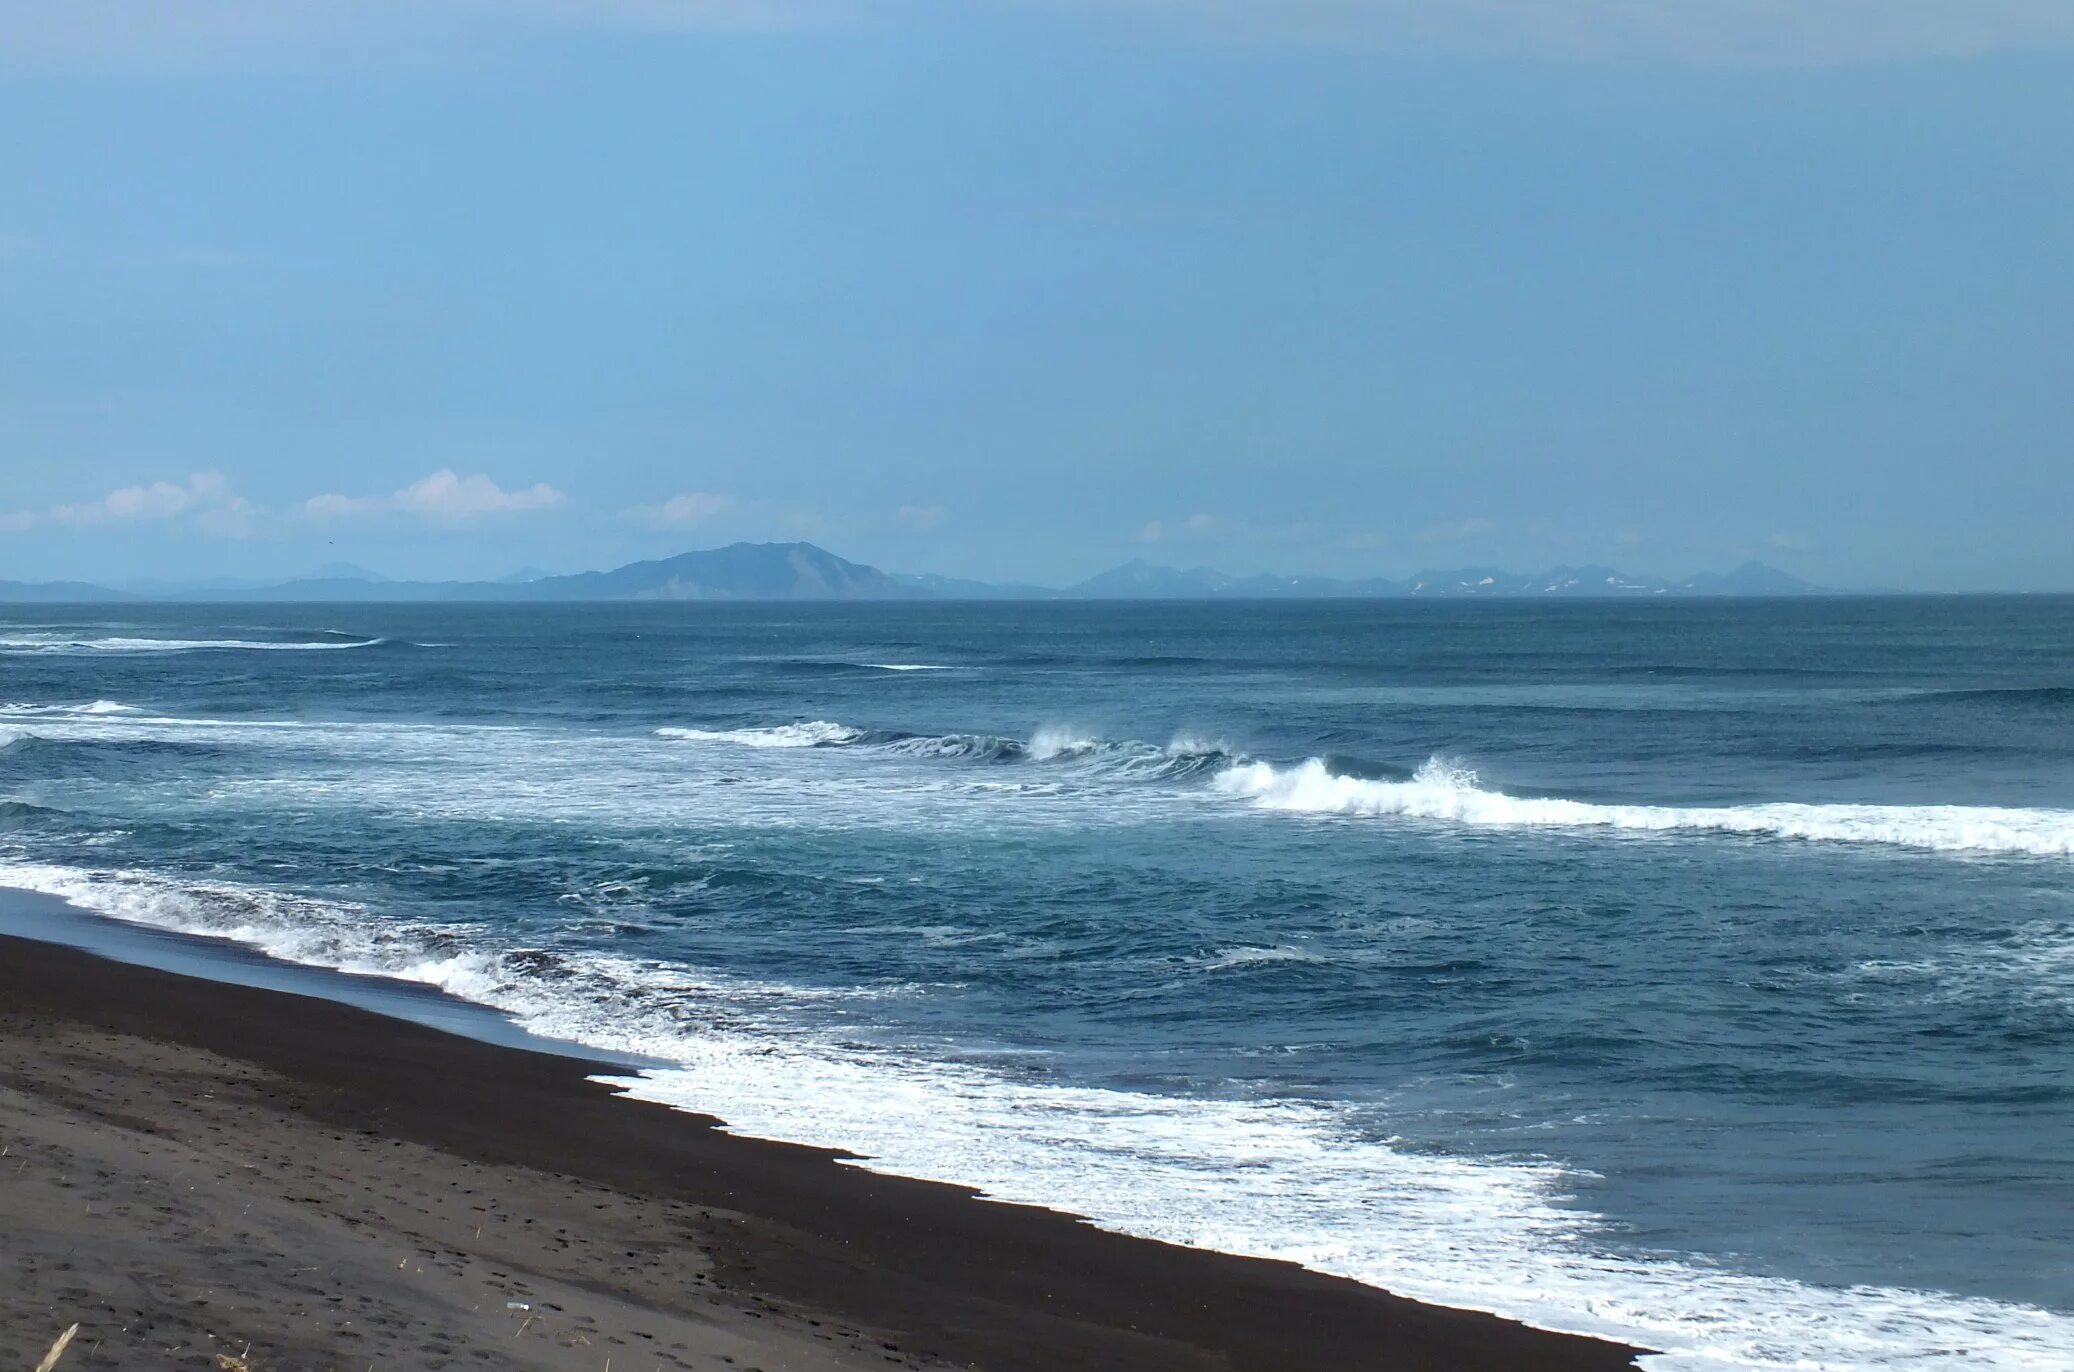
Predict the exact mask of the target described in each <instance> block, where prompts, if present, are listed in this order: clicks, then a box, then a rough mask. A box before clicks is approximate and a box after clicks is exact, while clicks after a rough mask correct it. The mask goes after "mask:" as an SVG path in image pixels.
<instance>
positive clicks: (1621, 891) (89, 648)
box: [0, 597, 2074, 1372]
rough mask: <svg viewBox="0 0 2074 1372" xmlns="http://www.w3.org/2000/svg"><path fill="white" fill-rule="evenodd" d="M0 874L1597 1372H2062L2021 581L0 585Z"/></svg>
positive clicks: (2043, 658) (2054, 1153) (2064, 916)
mask: <svg viewBox="0 0 2074 1372" xmlns="http://www.w3.org/2000/svg"><path fill="white" fill-rule="evenodd" d="M0 885H9V886H17V887H26V888H31V889H34V890H38V891H43V892H47V893H50V894H53V895H58V896H63V897H65V898H67V899H69V900H71V901H73V902H75V903H76V904H78V905H81V906H84V907H86V908H88V909H90V910H94V911H98V912H101V913H104V914H107V915H110V916H114V917H116V918H119V919H122V920H127V921H133V922H137V923H142V924H147V925H152V926H157V927H160V928H165V929H174V930H180V931H185V932H189V933H199V934H206V935H211V936H216V937H219V938H222V939H228V940H232V941H235V942H237V943H240V944H244V945H248V946H249V947H251V948H256V949H258V950H261V951H263V952H265V953H267V954H270V955H271V956H273V957H275V958H279V959H284V960H287V961H291V962H296V963H302V964H309V965H313V966H320V967H326V968H333V969H339V970H343V971H346V972H351V973H361V974H370V975H379V976H383V977H389V978H399V979H403V980H405V981H410V982H416V983H422V984H425V985H429V986H433V987H437V988H440V989H442V990H444V991H446V992H448V993H450V994H451V995H453V996H456V997H460V998H462V999H465V1000H468V1001H473V1002H478V1003H480V1004H482V1005H485V1006H490V1007H494V1008H496V1009H499V1010H501V1011H504V1012H506V1013H508V1014H509V1015H510V1016H511V1017H512V1018H513V1019H514V1020H515V1021H516V1022H517V1023H518V1025H519V1026H521V1027H523V1028H524V1029H526V1030H529V1031H531V1032H533V1033H536V1034H540V1035H545V1036H549V1037H553V1038H558V1039H566V1040H574V1041H576V1042H579V1043H583V1044H588V1045H592V1046H594V1047H596V1048H599V1049H601V1050H609V1051H612V1052H615V1053H621V1054H633V1055H638V1056H640V1057H643V1058H646V1059H652V1060H655V1061H657V1062H658V1063H660V1064H663V1065H661V1066H659V1067H658V1068H657V1069H656V1070H655V1071H653V1072H652V1073H650V1074H648V1075H647V1076H645V1077H644V1078H642V1079H641V1080H639V1081H638V1082H637V1083H636V1084H635V1086H634V1090H635V1092H636V1094H639V1095H642V1096H646V1097H650V1098H653V1099H657V1100H662V1101H667V1102H671V1103H675V1104H681V1105H684V1106H686V1107H691V1108H696V1109H699V1110H702V1111H710V1112H712V1113H715V1114H718V1115H720V1116H722V1117H724V1118H725V1119H727V1120H728V1121H730V1122H731V1123H732V1125H733V1126H734V1127H736V1128H738V1129H740V1130H742V1131H744V1132H748V1133H754V1134H758V1135H765V1136H770V1137H775V1138H784V1139H794V1140H799V1141H802V1142H808V1143H818V1144H828V1145H840V1146H842V1147H846V1148H849V1149H852V1150H855V1151H856V1152H858V1153H860V1154H863V1155H865V1156H866V1157H868V1158H869V1159H870V1163H869V1165H871V1166H874V1167H879V1168H883V1169H886V1170H889V1171H895V1172H901V1173H906V1174H911V1175H915V1176H923V1177H934V1178H941V1179H944V1180H949V1181H956V1182H963V1183H967V1184H970V1185H974V1186H977V1187H981V1188H983V1189H984V1190H985V1191H986V1192H987V1193H989V1194H990V1195H993V1196H996V1197H1000V1198H1002V1199H1007V1200H1015V1201H1028V1202H1035V1203H1038V1204H1043V1205H1050V1206H1055V1207H1059V1208H1063V1209H1069V1210H1072V1211H1075V1212H1078V1213H1080V1214H1083V1215H1086V1216H1088V1217H1090V1218H1091V1219H1092V1220H1094V1221H1096V1222H1098V1223H1100V1224H1103V1225H1105V1226H1110V1227H1113V1228H1117V1229H1121V1230H1126V1231H1129V1232H1132V1233H1137V1234H1145V1235H1150V1236H1154V1237H1158V1238H1163V1239H1169V1240H1173V1241H1176V1242H1180V1243H1187V1244H1197V1245H1203V1246H1208V1247H1213V1248H1220V1249H1227V1250H1230V1251H1233V1252H1240V1253H1249V1254H1258V1255H1264V1256H1273V1257H1284V1258H1291V1259H1295V1260H1297V1261H1300V1262H1304V1263H1307V1264H1309V1265H1311V1266H1314V1267H1316V1268H1319V1269H1322V1270H1325V1271H1329V1272H1335V1273H1341V1274H1344V1275H1348V1276H1352V1277H1355V1278H1359V1279H1361V1280H1363V1281H1369V1282H1373V1283H1376V1284H1378V1285H1382V1286H1386V1287H1389V1288H1391V1289H1392V1290H1396V1291H1400V1292H1403V1293H1405V1294H1407V1295H1412V1296H1418V1297H1423V1298H1427V1299H1431V1300H1435V1301H1440V1302H1445V1303H1449V1304H1455V1305H1463V1306H1472V1307H1476V1308H1480V1309H1485V1310H1491V1311H1496V1312H1498V1313H1501V1314H1505V1315H1510V1316H1515V1317H1517V1318H1520V1319H1523V1320H1527V1321H1529V1322H1531V1323H1534V1324H1538V1325H1542V1326H1545V1327H1549V1328H1555V1329H1563V1330H1573V1331H1578V1332H1584V1333H1604V1334H1610V1335H1615V1336H1618V1337H1621V1338H1625V1339H1629V1340H1632V1341H1635V1342H1638V1343H1641V1344H1645V1345H1648V1346H1650V1347H1653V1348H1658V1349H1662V1350H1664V1355H1663V1356H1662V1357H1660V1358H1658V1359H1656V1360H1654V1361H1653V1362H1652V1363H1651V1364H1650V1365H1651V1366H1652V1367H1656V1368H1662V1369H1677V1372H1703V1370H1710V1369H1723V1368H1810V1367H1818V1368H1828V1369H1907V1370H1909V1372H1915V1370H1916V1369H1968V1370H1969V1372H1970V1370H1971V1369H2006V1368H2025V1369H2055V1372H2065V1369H2067V1368H2069V1367H2074V599H2068V598H2053V597H2034V598H2011V599H1991V598H1969V599H1935V600H1932V599H1909V598H1892V599H1866V600H1807V601H1779V602H1703V601H1662V600H1652V601H1648V602H1644V603H1636V602H1624V603H1592V602H1553V603H1551V602H1534V603H1520V602H1486V603H1460V602H1440V603H1429V602H1342V603H1315V604H1312V603H1273V604H1268V603H1261V604H1236V603H1218V604H1122V605H1116V604H1070V603H1059V604H1015V605H935V604H921V605H882V606H868V605H867V606H860V605H842V606H834V605H828V606H822V605H780V606H773V605H585V606H568V607H546V606H501V607H468V608H458V607H442V606H325V607H276V606H267V607H260V606H247V605H221V606H206V607H194V606H185V607H172V606H165V607H160V606H151V607H143V608H133V607H121V608H119V609H118V608H111V607H93V608H80V607H73V608H64V607H55V608H54V607H47V606H39V607H9V608H7V609H5V610H0Z"/></svg>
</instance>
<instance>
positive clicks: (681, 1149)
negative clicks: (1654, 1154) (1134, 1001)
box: [0, 938, 1633, 1372]
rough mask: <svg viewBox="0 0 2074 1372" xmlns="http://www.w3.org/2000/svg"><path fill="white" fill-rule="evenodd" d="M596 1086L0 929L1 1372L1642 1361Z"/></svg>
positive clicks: (575, 1066) (1523, 1370) (346, 1014)
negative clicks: (62, 1348)
mask: <svg viewBox="0 0 2074 1372" xmlns="http://www.w3.org/2000/svg"><path fill="white" fill-rule="evenodd" d="M597 1070H599V1068H598V1066H597V1064H593V1063H586V1062H583V1061H579V1060H576V1059H572V1058H563V1057H556V1056H551V1055H547V1054H542V1053H537V1052H528V1051H523V1050H520V1049H515V1048H510V1047H503V1046H498V1045H493V1044H489V1043H485V1042H481V1041H478V1040H476V1039H472V1038H466V1037H461V1036H457V1035H452V1034H446V1033H442V1032H439V1031H437V1030H434V1029H430V1028H425V1027H422V1026H419V1025H416V1024H411V1023H406V1022H403V1021H400V1020H396V1019H391V1018H387V1017H384V1016H380V1015H376V1014H372V1013H369V1012H367V1011H364V1010H360V1009H356V1008H353V1007H350V1006H346V1005H341V1004H337V1003H334V1002H331V1001H328V1000H321V999H315V998H311V997H306V996H298V995H290V994H283V993H281V992H277V991H270V990H263V989H254V988H250V987H241V986H232V985H226V984H223V983H220V982H215V981H208V980H203V979H199V978H193V977H186V976H181V975H175V974H172V973H167V972H162V971H158V970H155V969H151V968H146V967H139V966H132V965H128V964H124V963H118V962H111V961H107V960H104V959H101V958H99V957H96V956H93V955H91V954H88V953H84V952H80V951H78V950H75V949H71V948H66V947H61V946H57V945H54V944H47V943H40V942H30V941H25V940H20V939H14V938H0V1148H4V1150H5V1151H4V1154H0V1231H4V1234H5V1240H4V1243H0V1269H4V1275H0V1366H7V1367H23V1368H28V1367H33V1366H34V1365H35V1363H36V1361H37V1359H38V1358H39V1357H40V1356H41V1355H42V1353H43V1351H44V1350H45V1348H47V1347H48V1346H49V1344H50V1342H51V1340H52V1339H53V1338H54V1337H55V1336H56V1334H57V1333H58V1332H59V1331H60V1330H62V1329H64V1328H65V1327H66V1326H68V1325H70V1324H71V1323H73V1322H74V1321H77V1322H79V1323H80V1325H81V1329H80V1333H79V1335H78V1338H77V1340H76V1341H75V1343H74V1344H73V1346H72V1348H71V1349H70V1350H69V1351H68V1352H67V1353H66V1355H65V1358H64V1360H63V1361H62V1362H61V1364H60V1366H61V1367H64V1368H80V1369H87V1368H115V1367H136V1368H145V1367H152V1368H157V1367H182V1366H190V1367H225V1368H237V1367H249V1368H251V1369H253V1372H263V1370H264V1369H270V1368H338V1369H353V1370H354V1372H358V1369H362V1368H369V1367H373V1368H391V1367H393V1368H419V1367H426V1368H431V1367H526V1368H572V1369H573V1368H587V1369H598V1368H606V1367H610V1368H620V1369H649V1368H657V1367H665V1368H667V1367H694V1368H709V1367H710V1368H727V1367H734V1368H740V1369H749V1368H763V1369H767V1372H775V1369H781V1368H783V1369H821V1368H854V1367H873V1368H889V1367H933V1366H943V1365H950V1366H960V1367H978V1368H986V1369H1002V1370H1003V1372H1039V1370H1040V1369H1042V1372H1057V1369H1062V1368H1133V1369H1137V1368H1143V1369H1174V1370H1175V1372H1181V1370H1182V1369H1214V1368H1229V1369H1259V1370H1260V1372H1279V1370H1280V1369H1292V1368H1374V1369H1431V1370H1432V1372H1443V1370H1445V1372H1468V1370H1471V1369H1475V1370H1477V1372H1482V1370H1483V1369H1490V1370H1491V1372H1514V1370H1519V1372H1537V1370H1538V1372H1572V1370H1573V1369H1574V1370H1575V1372H1598V1370H1600V1369H1605V1370H1607V1372H1610V1370H1611V1369H1618V1368H1624V1367H1627V1366H1629V1365H1630V1362H1631V1358H1632V1356H1633V1350H1630V1349H1626V1348H1621V1347H1618V1346H1615V1345H1612V1344H1607V1343H1601V1342H1596V1341H1593V1340H1589V1339H1581V1338H1571V1337H1566V1336H1560V1335H1553V1334H1546V1333H1541V1332H1538V1331H1534V1330H1530V1329H1526V1328H1523V1327H1521V1326H1519V1325H1515V1324H1511V1323H1508V1322H1506V1321H1504V1320H1499V1319H1495V1318H1492V1317H1489V1316H1485V1315H1480V1314H1473V1313H1467V1312H1462V1311H1455V1310H1448V1309H1442V1308H1437V1307H1433V1306H1428V1305H1422V1304H1419V1303H1415V1302H1412V1301H1407V1300H1403V1299H1400V1298H1398V1297H1394V1296H1391V1295H1389V1294H1387V1293H1385V1292H1382V1291H1378V1290H1374V1289H1372V1288H1368V1287H1364V1286H1361V1285H1358V1284H1355V1283H1352V1282H1347V1281H1341V1280H1338V1279H1334V1278H1330V1277H1324V1276H1319V1275H1317V1274H1314V1273H1310V1272H1307V1271H1304V1270H1302V1269H1299V1268H1296V1267H1293V1266H1289V1265H1286V1264H1280V1263H1271V1262H1261V1261H1255V1260H1251V1259H1243V1258H1235V1257H1230V1256H1226V1255H1222V1254H1216V1253H1209V1252H1202V1251H1196V1250H1189V1249H1181V1248H1176V1247H1172V1246H1168V1245H1163V1244H1159V1243H1154V1242H1149V1241H1146V1240H1142V1239H1134V1238H1125V1237H1121V1236H1118V1235H1114V1234H1108V1233H1103V1232H1101V1231H1098V1230H1095V1229H1093V1228H1091V1227H1089V1226H1087V1225H1085V1224H1083V1223H1080V1222H1079V1221H1077V1220H1074V1219H1073V1218H1071V1217H1068V1216H1064V1215H1060V1214H1055V1213H1052V1212H1048V1211H1042V1210H1034V1209H1028V1208H1023V1207H1017V1206H1006V1205H998V1204H992V1203H988V1202H983V1201H979V1200H976V1199H974V1198H973V1197H972V1196H971V1195H970V1194H969V1193H967V1192H964V1191H961V1190H959V1189H957V1188H954V1187H949V1186H943V1185H938V1184H934V1183H928V1182H918V1181H909V1180H905V1179H900V1178H892V1177H884V1176H879V1175H875V1174H873V1173H870V1172H867V1171H863V1170H861V1169H858V1168H854V1167H845V1166H841V1165H839V1164H838V1163H837V1161H836V1160H835V1158H834V1157H833V1156H832V1155H831V1154H829V1153H826V1152H823V1151H820V1150H816V1149H808V1148H801V1147H795V1146H791V1145H786V1144H777V1143H768V1142H761V1141H757V1140H750V1139H744V1138H738V1137H734V1136H732V1135H729V1134H727V1133H724V1132H722V1131H721V1130H719V1129H718V1128H716V1127H715V1125H716V1121H713V1120H710V1119H705V1118H701V1117H696V1116H691V1115H686V1114H683V1113H680V1112H676V1111H672V1110H668V1109H665V1108H663V1107H660V1106H654V1105H649V1104H645V1103H641V1102H637V1101H632V1100H628V1099H625V1098H623V1097H620V1096H619V1095H617V1094H616V1093H615V1092H614V1091H613V1090H612V1089H611V1088H610V1087H608V1086H605V1085H601V1084H599V1083H596V1082H593V1081H591V1080H589V1079H588V1077H587V1073H590V1072H593V1071H597ZM225 1359H227V1361H225Z"/></svg>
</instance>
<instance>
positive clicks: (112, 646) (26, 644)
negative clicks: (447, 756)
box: [0, 632, 386, 657]
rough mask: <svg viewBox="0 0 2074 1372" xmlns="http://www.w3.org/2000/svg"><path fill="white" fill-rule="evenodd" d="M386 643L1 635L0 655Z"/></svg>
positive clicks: (319, 648) (316, 648) (264, 649)
mask: <svg viewBox="0 0 2074 1372" xmlns="http://www.w3.org/2000/svg"><path fill="white" fill-rule="evenodd" d="M385 641H386V640H383V639H379V638H367V639H344V638H341V639H325V640H302V641H298V642H267V641H264V640H257V639H244V638H126V637H120V636H102V637H83V636H80V635H77V634H66V633H51V632H38V633H17V634H0V653H9V654H20V655H29V654H49V655H52V656H58V657H82V656H89V655H94V654H102V653H106V654H135V653H192V652H203V651H210V650H222V651H251V652H317V651H323V650H327V649H337V648H372V647H375V646H376V645H377V644H380V643H382V642H385Z"/></svg>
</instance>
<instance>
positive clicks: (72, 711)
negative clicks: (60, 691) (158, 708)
mask: <svg viewBox="0 0 2074 1372" xmlns="http://www.w3.org/2000/svg"><path fill="white" fill-rule="evenodd" d="M142 713H144V712H143V710H141V709H140V708H138V707H137V706H135V705H125V704H123V703H122V702H121V701H119V700H94V701H89V702H87V703H86V704H84V705H32V704H29V703H27V702H23V701H8V702H7V703H5V704H0V715H10V716H23V715H29V716H36V715H137V714H142Z"/></svg>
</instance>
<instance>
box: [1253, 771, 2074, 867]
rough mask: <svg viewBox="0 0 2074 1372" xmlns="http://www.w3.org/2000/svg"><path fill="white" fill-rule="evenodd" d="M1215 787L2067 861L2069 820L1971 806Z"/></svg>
mask: <svg viewBox="0 0 2074 1372" xmlns="http://www.w3.org/2000/svg"><path fill="white" fill-rule="evenodd" d="M1214 784H1215V786H1216V788H1217V789H1218V790H1220V791H1222V792H1224V793H1226V794H1228V795H1233V796H1239V797H1242V798H1245V799H1248V800H1251V801H1252V802H1253V803H1254V804H1256V805H1258V806H1260V807H1261V808H1263V809H1269V810H1286V811H1294V812H1299V813H1306V814H1325V815H1350V816H1362V817H1380V816H1402V817H1404V818H1408V819H1428V820H1439V821H1446V822H1452V823H1459V824H1468V825H1476V826H1480V827H1488V828H1505V829H1512V828H1571V829H1620V830H1634V831H1641V832H1647V833H1668V832H1711V833H1728V834H1743V835H1748V836H1751V837H1756V838H1786V839H1805V840H1810V841H1816V842H1837V843H1876V844H1887V845H1891V846H1896V847H1904V848H1927V849H1933V850H1937V851H1940V852H1954V853H1966V852H1971V853H2019V854H2029V855H2033V856H2038V857H2066V856H2070V855H2074V811H2067V810H2027V809H2012V808H2003V807H1996V806H1977V805H1813V804H1803V803H1768V804H1754V805H1721V806H1696V807H1684V806H1674V805H1606V804H1595V803H1593V802H1590V801H1581V800H1563V799H1558V798H1553V797H1531V796H1511V795H1507V794H1505V793H1504V792H1503V791H1495V790H1487V789H1485V788H1484V787H1483V785H1482V784H1481V783H1480V781H1479V779H1478V777H1477V774H1476V773H1475V772H1474V771H1472V770H1470V769H1468V768H1466V767H1463V766H1461V765H1460V764H1457V763H1452V762H1449V761H1447V760H1446V759H1443V758H1433V759H1431V760H1429V761H1428V762H1427V763H1426V764H1425V765H1424V766H1423V767H1421V768H1419V770H1418V771H1417V772H1416V773H1415V774H1414V775H1413V776H1412V778H1411V780H1409V781H1377V780H1371V779H1368V778H1364V777H1353V776H1344V775H1341V774H1339V773H1336V772H1334V771H1332V770H1331V769H1330V768H1329V767H1327V766H1326V765H1325V763H1324V762H1322V761H1320V760H1319V759H1317V758H1312V759H1311V760H1310V761H1308V762H1304V763H1301V764H1299V765H1297V766H1294V767H1277V766H1274V765H1273V764H1271V763H1266V762H1250V763H1240V764H1237V765H1234V766H1232V767H1230V768H1227V769H1226V770H1224V771H1223V772H1220V773H1219V774H1218V775H1217V777H1216V779H1215V783H1214Z"/></svg>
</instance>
